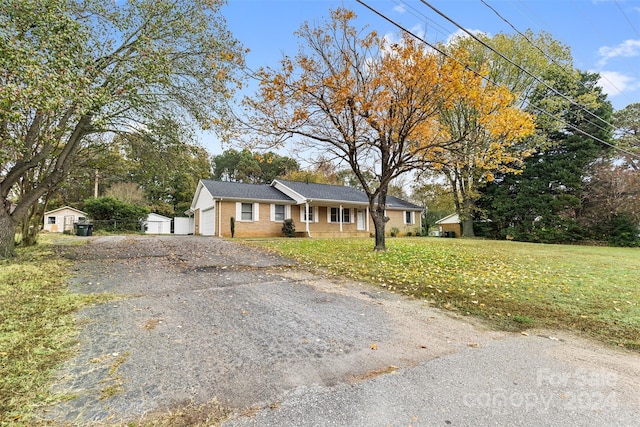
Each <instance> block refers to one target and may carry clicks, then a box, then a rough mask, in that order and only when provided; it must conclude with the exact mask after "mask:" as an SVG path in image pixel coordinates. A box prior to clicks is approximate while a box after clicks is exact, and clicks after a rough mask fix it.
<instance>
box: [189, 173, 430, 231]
mask: <svg viewBox="0 0 640 427" xmlns="http://www.w3.org/2000/svg"><path fill="white" fill-rule="evenodd" d="M421 211H422V208H421V207H420V206H417V205H414V204H412V203H409V202H407V201H404V200H401V199H398V198H396V197H392V196H388V197H387V206H386V215H387V216H388V217H389V218H390V220H389V222H388V223H387V225H386V229H387V230H390V229H391V228H394V227H395V228H398V229H399V230H400V234H404V233H407V232H414V231H415V229H416V228H420V227H421V222H420V221H421V216H420V212H421ZM186 214H187V215H189V216H192V217H193V218H194V220H193V227H194V228H193V234H198V235H203V236H223V237H230V236H231V217H233V218H234V220H235V236H236V237H270V236H281V235H282V224H283V222H284V220H285V219H288V218H290V219H292V220H293V222H294V224H295V228H296V232H303V233H304V235H306V236H309V237H351V236H369V235H370V233H372V232H373V221H372V220H371V216H370V214H369V201H368V199H367V196H366V194H365V193H363V192H362V191H359V190H357V189H355V188H352V187H345V186H341V185H327V184H315V183H306V182H297V181H287V180H281V179H276V180H274V181H273V182H272V183H271V184H270V185H267V184H262V185H257V184H243V183H238V182H222V181H212V180H200V182H199V183H198V186H197V188H196V192H195V194H194V197H193V201H192V203H191V208H190V209H189V210H188V211H187V212H186Z"/></svg>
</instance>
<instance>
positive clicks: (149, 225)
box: [144, 213, 171, 234]
mask: <svg viewBox="0 0 640 427" xmlns="http://www.w3.org/2000/svg"><path fill="white" fill-rule="evenodd" d="M144 232H145V233H147V234H171V218H167V217H166V216H163V215H159V214H156V213H150V214H149V215H148V216H147V219H146V220H145V221H144Z"/></svg>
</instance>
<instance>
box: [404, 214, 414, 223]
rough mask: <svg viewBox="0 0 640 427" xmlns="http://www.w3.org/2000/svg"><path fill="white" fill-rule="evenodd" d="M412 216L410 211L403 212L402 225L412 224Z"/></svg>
mask: <svg viewBox="0 0 640 427" xmlns="http://www.w3.org/2000/svg"><path fill="white" fill-rule="evenodd" d="M414 218H415V217H414V214H413V212H411V211H404V223H405V224H413V223H414V222H415V221H414Z"/></svg>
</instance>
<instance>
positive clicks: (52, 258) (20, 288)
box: [0, 235, 113, 425]
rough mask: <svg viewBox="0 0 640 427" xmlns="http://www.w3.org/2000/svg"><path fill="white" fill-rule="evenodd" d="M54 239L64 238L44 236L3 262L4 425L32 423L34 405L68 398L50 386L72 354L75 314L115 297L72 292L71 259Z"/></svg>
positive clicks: (0, 358) (0, 404)
mask: <svg viewBox="0 0 640 427" xmlns="http://www.w3.org/2000/svg"><path fill="white" fill-rule="evenodd" d="M53 239H63V240H66V239H65V238H63V237H61V236H51V235H43V236H40V238H39V242H40V243H39V244H38V245H36V246H33V247H30V248H18V250H17V256H16V257H15V258H13V259H9V260H0V373H1V375H0V425H32V424H33V422H34V420H33V413H34V411H35V410H36V409H38V408H39V407H41V406H43V405H49V404H52V403H54V402H56V401H59V400H61V399H64V396H54V395H51V394H50V391H49V389H50V385H51V375H52V373H53V372H54V371H55V370H56V369H57V368H59V367H60V364H61V363H62V362H63V361H65V360H67V359H68V358H69V357H71V356H72V355H73V353H74V345H75V344H76V342H77V336H78V330H77V328H76V325H75V321H74V318H73V313H74V312H75V311H76V310H78V309H79V308H81V307H83V306H86V305H88V304H92V303H98V302H104V301H106V300H108V299H112V298H113V297H112V296H108V295H80V294H73V293H71V292H69V290H68V286H67V283H66V280H67V277H68V276H67V271H68V267H69V263H68V261H65V260H62V259H60V258H58V257H57V256H56V255H55V254H54V252H53V246H52V244H51V242H52V241H53ZM56 243H57V240H56ZM68 243H70V244H76V243H75V242H74V241H73V240H71V239H69V240H68Z"/></svg>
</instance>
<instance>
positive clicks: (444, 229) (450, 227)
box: [436, 213, 462, 237]
mask: <svg viewBox="0 0 640 427" xmlns="http://www.w3.org/2000/svg"><path fill="white" fill-rule="evenodd" d="M436 225H437V226H438V229H439V232H440V237H460V236H462V222H461V221H460V216H458V214H457V213H454V214H451V215H447V216H445V217H444V218H441V219H439V220H437V221H436ZM448 233H453V234H448Z"/></svg>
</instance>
